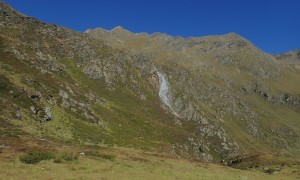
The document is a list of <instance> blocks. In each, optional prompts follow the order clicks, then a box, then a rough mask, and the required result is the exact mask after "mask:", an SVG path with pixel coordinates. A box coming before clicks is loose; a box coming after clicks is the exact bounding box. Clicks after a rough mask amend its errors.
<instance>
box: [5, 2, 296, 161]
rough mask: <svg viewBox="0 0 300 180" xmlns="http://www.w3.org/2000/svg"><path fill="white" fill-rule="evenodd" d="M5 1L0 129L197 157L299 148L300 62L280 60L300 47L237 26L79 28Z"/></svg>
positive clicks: (15, 133) (209, 158) (291, 151)
mask: <svg viewBox="0 0 300 180" xmlns="http://www.w3.org/2000/svg"><path fill="white" fill-rule="evenodd" d="M0 10H1V11H0V102H1V103H0V106H1V109H0V122H1V131H0V132H1V133H0V134H1V135H2V136H3V137H6V136H8V137H18V138H25V137H26V138H48V139H52V140H54V141H59V142H65V143H80V144H86V145H90V144H93V145H99V144H102V145H103V144H104V145H109V146H121V147H132V148H135V149H142V150H148V151H154V152H164V153H166V154H171V155H172V156H174V157H184V158H189V159H198V160H203V161H218V160H220V159H223V158H228V157H232V156H236V155H239V154H244V153H251V152H271V153H274V154H276V155H282V156H292V157H297V156H299V154H300V153H299V149H300V143H299V142H300V141H299V140H300V81H299V78H300V71H299V68H298V69H297V66H296V65H295V66H293V68H292V69H291V67H290V66H289V65H286V63H282V62H283V61H285V59H287V58H292V59H293V58H298V59H299V56H298V55H299V53H298V54H297V53H294V52H292V53H287V54H283V55H276V56H271V55H269V54H266V53H264V52H262V51H261V50H259V49H258V48H256V47H255V46H254V45H253V44H252V43H251V42H249V41H248V40H246V39H244V38H243V37H241V36H239V35H237V34H235V33H230V34H226V35H223V36H208V37H200V38H182V37H172V36H169V35H166V34H161V33H155V34H146V33H131V32H129V31H127V30H125V29H123V28H122V27H116V28H114V29H113V30H110V31H109V30H105V29H101V28H97V29H90V30H87V31H86V32H85V33H81V32H75V31H72V30H70V29H67V28H63V27H60V26H57V25H54V24H47V23H44V22H41V21H39V20H36V19H34V18H32V17H28V16H25V15H22V14H20V13H18V12H16V11H15V10H13V9H12V8H11V7H9V6H8V5H7V4H5V3H3V2H0ZM294 54H296V55H294ZM293 62H294V59H293Z"/></svg>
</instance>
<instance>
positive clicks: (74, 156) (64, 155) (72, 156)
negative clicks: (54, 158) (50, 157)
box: [61, 153, 79, 161]
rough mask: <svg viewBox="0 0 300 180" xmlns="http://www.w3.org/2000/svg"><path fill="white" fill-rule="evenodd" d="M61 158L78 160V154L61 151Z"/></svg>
mask: <svg viewBox="0 0 300 180" xmlns="http://www.w3.org/2000/svg"><path fill="white" fill-rule="evenodd" d="M61 158H62V159H63V160H65V161H75V160H78V158H79V156H78V154H73V153H62V155H61Z"/></svg>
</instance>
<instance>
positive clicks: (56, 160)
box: [53, 158, 62, 163]
mask: <svg viewBox="0 0 300 180" xmlns="http://www.w3.org/2000/svg"><path fill="white" fill-rule="evenodd" d="M53 162H54V163H62V160H61V158H55V159H54V160H53Z"/></svg>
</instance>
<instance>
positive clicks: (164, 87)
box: [156, 71, 171, 108]
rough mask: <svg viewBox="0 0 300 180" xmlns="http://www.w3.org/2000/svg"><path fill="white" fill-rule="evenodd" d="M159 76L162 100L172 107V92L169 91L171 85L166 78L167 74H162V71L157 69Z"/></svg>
mask: <svg viewBox="0 0 300 180" xmlns="http://www.w3.org/2000/svg"><path fill="white" fill-rule="evenodd" d="M156 72H157V75H158V78H159V84H160V86H159V93H158V95H159V97H160V99H161V100H162V102H163V103H164V104H165V105H166V106H168V107H170V108H171V102H170V99H169V96H170V92H169V86H168V81H167V80H166V78H165V76H164V75H162V74H161V73H160V72H158V71H156Z"/></svg>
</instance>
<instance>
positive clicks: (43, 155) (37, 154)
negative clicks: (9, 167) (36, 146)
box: [19, 151, 54, 164]
mask: <svg viewBox="0 0 300 180" xmlns="http://www.w3.org/2000/svg"><path fill="white" fill-rule="evenodd" d="M53 158H54V154H53V153H51V152H45V151H31V152H28V153H27V154H24V155H22V156H20V158H19V159H20V161H21V162H23V163H26V164H36V163H38V162H40V161H42V160H50V159H53Z"/></svg>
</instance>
